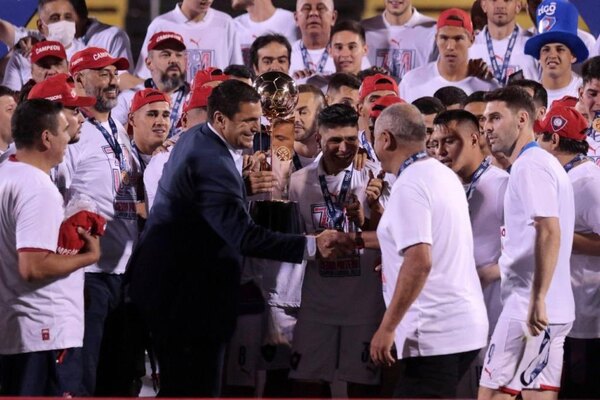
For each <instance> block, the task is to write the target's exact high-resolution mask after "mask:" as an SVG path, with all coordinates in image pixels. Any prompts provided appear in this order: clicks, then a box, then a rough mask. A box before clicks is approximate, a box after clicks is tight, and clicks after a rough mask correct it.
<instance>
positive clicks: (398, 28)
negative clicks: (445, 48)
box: [362, 0, 437, 80]
mask: <svg viewBox="0 0 600 400" xmlns="http://www.w3.org/2000/svg"><path fill="white" fill-rule="evenodd" d="M362 25H363V27H364V28H365V31H366V36H367V45H368V46H369V51H368V56H369V61H370V62H371V65H373V66H376V67H382V68H385V69H387V70H388V71H389V72H390V74H391V75H392V76H394V77H396V78H398V79H400V80H401V79H402V78H403V77H404V75H405V74H406V73H407V72H408V71H410V70H412V69H415V68H417V67H421V66H423V65H426V64H427V63H429V62H432V61H435V59H436V57H437V49H436V46H435V20H434V19H432V18H429V17H426V16H425V15H423V14H421V13H420V12H418V11H417V9H416V8H414V7H412V1H411V0H406V1H403V2H399V1H393V0H386V1H385V10H384V11H383V13H381V14H380V15H377V16H375V17H372V18H369V19H365V20H363V21H362Z"/></svg>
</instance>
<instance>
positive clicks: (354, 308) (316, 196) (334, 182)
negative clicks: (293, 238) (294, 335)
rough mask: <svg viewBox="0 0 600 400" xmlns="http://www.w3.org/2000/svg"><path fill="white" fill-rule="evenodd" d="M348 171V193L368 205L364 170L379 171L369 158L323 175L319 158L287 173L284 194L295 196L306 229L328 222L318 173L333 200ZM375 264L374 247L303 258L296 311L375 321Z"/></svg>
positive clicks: (378, 304) (379, 311) (342, 321)
mask: <svg viewBox="0 0 600 400" xmlns="http://www.w3.org/2000/svg"><path fill="white" fill-rule="evenodd" d="M347 171H352V172H351V174H352V176H351V181H350V188H349V190H348V196H350V194H354V195H356V196H357V198H358V199H359V201H360V202H361V204H362V205H363V208H364V209H365V211H368V207H366V195H365V189H366V186H367V183H368V181H369V171H371V172H372V173H374V174H375V175H376V174H377V172H378V171H376V170H375V168H373V165H372V164H370V163H367V165H365V167H364V168H363V169H362V170H360V171H357V170H355V169H354V168H353V167H352V165H350V166H349V167H348V168H346V169H345V170H343V171H341V172H340V173H339V174H337V175H327V174H326V173H325V171H324V170H323V167H322V158H321V160H320V161H319V162H314V163H312V164H309V165H308V166H306V167H304V168H302V169H301V170H299V171H296V172H294V173H293V174H292V176H291V180H290V190H289V199H290V201H296V202H298V207H299V209H300V217H301V221H302V223H303V224H304V226H305V231H306V233H309V234H310V233H315V232H319V231H322V230H324V229H330V228H329V227H330V226H331V225H330V224H331V218H330V216H329V214H328V211H327V206H326V202H325V199H324V196H323V192H322V190H321V185H320V182H319V176H320V175H323V176H325V180H326V183H327V188H328V191H329V193H330V194H331V197H332V201H333V202H337V196H338V195H339V194H340V190H341V188H342V182H343V180H344V178H345V176H346V173H347ZM347 198H348V197H347ZM367 215H368V214H367ZM376 264H378V263H377V252H376V251H373V250H365V251H364V254H361V255H360V256H350V257H345V258H339V259H338V260H336V261H324V260H314V261H308V262H307V266H306V271H305V274H304V282H303V284H302V303H301V306H300V312H301V313H302V315H303V316H304V317H305V318H306V319H307V320H311V321H315V322H319V323H324V324H331V325H357V324H370V323H379V322H380V321H381V317H382V315H383V311H384V304H383V298H382V297H381V278H380V275H379V273H377V272H375V269H374V268H375V266H376Z"/></svg>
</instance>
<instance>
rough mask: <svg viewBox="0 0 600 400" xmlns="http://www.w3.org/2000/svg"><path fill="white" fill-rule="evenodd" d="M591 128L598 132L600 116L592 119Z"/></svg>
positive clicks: (599, 129) (599, 130)
mask: <svg viewBox="0 0 600 400" xmlns="http://www.w3.org/2000/svg"><path fill="white" fill-rule="evenodd" d="M592 128H593V129H594V130H595V131H596V132H600V117H598V118H594V120H593V121H592Z"/></svg>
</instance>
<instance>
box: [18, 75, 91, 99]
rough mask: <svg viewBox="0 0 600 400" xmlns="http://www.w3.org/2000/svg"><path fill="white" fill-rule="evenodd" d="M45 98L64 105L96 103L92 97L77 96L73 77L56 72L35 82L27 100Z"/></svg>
mask: <svg viewBox="0 0 600 400" xmlns="http://www.w3.org/2000/svg"><path fill="white" fill-rule="evenodd" d="M31 99H46V100H50V101H55V102H58V103H61V104H62V105H63V106H65V107H91V106H93V105H94V104H96V99H95V98H94V97H87V96H78V95H77V91H76V90H75V86H74V85H73V78H71V77H70V76H69V75H67V74H58V75H54V76H51V77H49V78H46V79H45V80H43V81H42V82H39V83H36V84H35V85H34V86H33V87H32V88H31V90H30V91H29V94H28V95H27V100H31Z"/></svg>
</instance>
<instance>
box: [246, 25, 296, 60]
mask: <svg viewBox="0 0 600 400" xmlns="http://www.w3.org/2000/svg"><path fill="white" fill-rule="evenodd" d="M273 42H275V43H279V44H282V45H284V46H285V48H286V49H287V55H288V60H290V61H291V59H292V45H291V44H290V42H289V40H287V38H286V37H285V36H283V35H280V34H277V33H269V34H267V35H262V36H259V37H257V38H256V39H254V42H252V45H251V46H250V62H251V63H252V65H253V66H254V67H255V68H257V67H258V51H259V50H260V49H262V48H263V47H265V46H267V45H268V44H271V43H273Z"/></svg>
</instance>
